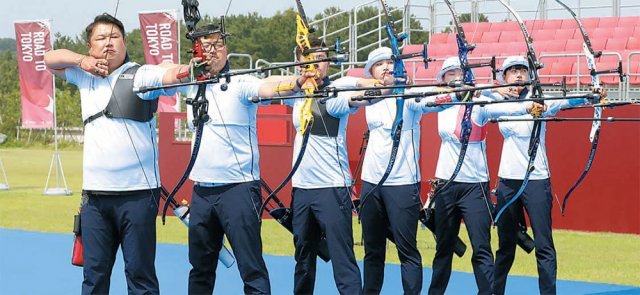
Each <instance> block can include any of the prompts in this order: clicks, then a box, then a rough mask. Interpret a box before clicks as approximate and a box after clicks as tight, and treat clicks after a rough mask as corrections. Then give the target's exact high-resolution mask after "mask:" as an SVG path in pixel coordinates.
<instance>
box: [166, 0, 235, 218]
mask: <svg viewBox="0 0 640 295" xmlns="http://www.w3.org/2000/svg"><path fill="white" fill-rule="evenodd" d="M182 6H183V10H184V22H185V24H186V26H187V34H186V36H187V38H188V39H189V40H191V43H192V44H191V50H190V51H189V52H190V53H191V54H192V55H193V57H194V58H200V59H201V63H200V64H199V65H196V66H195V68H194V70H193V72H194V75H196V79H197V80H200V81H202V80H205V79H206V72H207V71H206V69H205V68H204V64H205V63H206V61H207V56H206V54H205V52H204V49H203V48H202V42H201V41H200V37H202V36H206V35H209V34H211V33H213V32H206V33H196V24H197V23H198V22H199V21H200V19H201V18H200V11H199V10H198V1H197V0H182ZM223 20H224V17H223V18H221V20H220V23H221V28H220V29H221V32H220V33H221V35H222V38H223V39H224V37H225V33H224V21H223ZM187 74H189V73H188V72H187ZM185 76H186V75H185ZM185 76H179V77H178V78H183V77H185ZM206 89H207V85H206V84H199V85H198V90H197V92H196V95H195V97H194V98H192V99H187V104H190V105H191V108H192V110H193V126H194V128H195V139H194V142H193V150H192V151H191V156H190V158H189V163H188V164H187V168H186V169H185V171H184V174H183V175H182V177H181V178H180V181H178V184H176V186H175V188H174V189H173V190H172V191H171V193H170V194H169V195H168V196H167V201H166V202H165V203H164V208H162V223H163V224H164V223H165V217H166V214H167V209H168V208H169V204H171V203H172V201H174V202H175V200H174V197H175V195H176V194H177V193H178V190H180V188H181V187H182V185H184V183H185V182H186V181H187V178H188V177H189V174H190V173H191V169H193V165H194V164H195V162H196V159H197V158H198V152H199V151H200V142H201V141H202V131H203V129H204V124H205V123H206V122H207V121H209V115H208V111H209V101H208V100H207V97H206V95H205V92H206Z"/></svg>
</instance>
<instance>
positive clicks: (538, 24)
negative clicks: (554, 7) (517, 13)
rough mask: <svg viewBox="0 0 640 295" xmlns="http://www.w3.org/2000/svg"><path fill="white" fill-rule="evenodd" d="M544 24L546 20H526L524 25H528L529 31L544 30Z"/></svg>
mask: <svg viewBox="0 0 640 295" xmlns="http://www.w3.org/2000/svg"><path fill="white" fill-rule="evenodd" d="M543 24H544V20H540V19H538V20H525V21H524V25H525V26H526V27H527V30H528V31H529V32H532V31H537V30H542V25H543Z"/></svg>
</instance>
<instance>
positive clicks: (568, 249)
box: [0, 148, 640, 286]
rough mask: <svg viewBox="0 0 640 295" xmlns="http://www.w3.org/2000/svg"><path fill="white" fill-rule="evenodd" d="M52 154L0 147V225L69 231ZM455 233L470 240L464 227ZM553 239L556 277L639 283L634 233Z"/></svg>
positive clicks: (76, 178) (179, 237) (73, 152)
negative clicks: (50, 182)
mask: <svg viewBox="0 0 640 295" xmlns="http://www.w3.org/2000/svg"><path fill="white" fill-rule="evenodd" d="M52 155H53V151H52V150H42V149H2V150H0V159H1V160H2V161H3V163H4V167H5V169H6V171H7V174H8V177H9V184H10V187H11V189H10V190H9V191H0V204H1V206H0V227H2V228H11V229H23V230H31V231H42V232H59V233H70V232H71V229H72V221H73V215H74V214H75V213H76V212H77V209H78V205H79V203H80V191H81V188H82V151H81V149H80V148H70V149H67V150H63V151H61V152H60V157H61V158H62V164H63V167H64V172H65V176H66V178H67V183H68V185H69V188H70V189H71V190H72V191H73V195H72V196H68V197H67V196H61V197H54V196H43V195H42V192H43V190H44V185H45V181H46V178H47V172H48V169H49V164H50V162H51V157H52ZM0 177H1V175H0ZM0 179H2V178H0ZM2 181H3V180H0V182H2ZM158 220H159V219H158ZM353 228H354V237H355V239H354V240H355V241H356V243H357V244H359V241H360V236H361V231H360V226H359V225H358V224H357V221H356V219H355V218H354V227H353ZM262 231H263V234H262V238H263V243H264V251H265V253H267V254H273V255H286V256H292V255H293V252H294V249H293V238H292V237H291V235H290V234H289V233H288V232H287V231H285V230H284V229H283V228H282V227H281V226H280V225H279V224H278V223H276V222H274V221H272V220H265V221H264V223H263V227H262ZM418 234H419V241H418V246H419V248H420V251H421V253H422V261H423V264H424V265H425V266H431V261H432V259H433V255H434V252H435V242H434V240H433V237H432V236H431V235H430V233H429V232H428V231H426V230H419V232H418ZM461 237H462V238H463V239H464V240H465V242H466V243H467V245H470V243H469V239H468V237H467V234H466V231H465V230H464V229H463V230H462V233H461ZM554 240H555V244H556V249H557V252H558V278H559V279H564V280H579V281H588V282H606V283H613V284H625V285H634V286H640V236H638V235H626V234H612V233H586V232H575V231H563V230H556V231H554ZM186 241H187V231H186V228H185V227H184V226H183V225H182V223H180V222H179V221H178V220H177V218H169V219H168V221H167V225H166V226H162V224H161V223H160V222H158V242H163V243H178V244H186ZM497 241H498V239H497V235H496V231H495V230H493V237H492V244H493V249H494V251H495V250H496V249H497ZM69 247H71V242H69ZM70 249H71V248H70ZM355 251H356V257H357V258H358V259H359V260H361V259H362V258H363V256H364V249H363V247H362V246H361V245H356V246H355ZM469 253H470V249H469V250H467V254H466V255H465V256H464V257H463V258H457V257H456V258H455V259H454V265H453V268H454V270H458V271H464V272H471V271H472V268H471V263H470V254H469ZM387 259H388V262H391V263H398V257H397V254H396V251H395V248H394V246H393V244H390V245H389V248H388V253H387ZM511 274H514V275H527V276H536V275H537V272H536V262H535V256H534V255H533V254H531V255H528V254H526V253H525V252H523V251H521V250H518V253H517V257H516V262H515V264H514V266H513V269H512V271H511Z"/></svg>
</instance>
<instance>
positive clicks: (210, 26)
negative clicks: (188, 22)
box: [194, 24, 221, 35]
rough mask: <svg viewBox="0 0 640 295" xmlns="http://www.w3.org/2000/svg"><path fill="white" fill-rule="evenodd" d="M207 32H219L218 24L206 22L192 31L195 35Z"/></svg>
mask: <svg viewBox="0 0 640 295" xmlns="http://www.w3.org/2000/svg"><path fill="white" fill-rule="evenodd" d="M207 32H211V34H215V33H217V32H221V30H220V26H219V25H217V24H206V25H204V26H201V27H199V28H197V29H195V32H194V33H195V34H196V35H198V34H204V33H207Z"/></svg>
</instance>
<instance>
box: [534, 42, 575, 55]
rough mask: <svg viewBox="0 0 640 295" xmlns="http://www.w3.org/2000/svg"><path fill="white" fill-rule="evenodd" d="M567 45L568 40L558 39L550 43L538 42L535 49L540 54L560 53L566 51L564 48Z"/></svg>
mask: <svg viewBox="0 0 640 295" xmlns="http://www.w3.org/2000/svg"><path fill="white" fill-rule="evenodd" d="M566 44H567V41H566V40H562V39H557V40H550V41H538V42H535V43H534V44H533V45H534V46H535V49H536V50H537V51H538V53H558V52H563V51H564V50H565V49H564V48H565V46H566Z"/></svg>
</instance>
